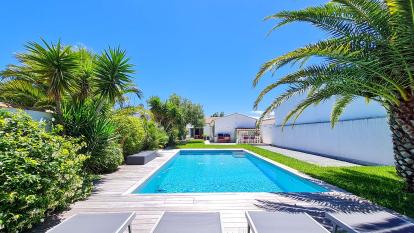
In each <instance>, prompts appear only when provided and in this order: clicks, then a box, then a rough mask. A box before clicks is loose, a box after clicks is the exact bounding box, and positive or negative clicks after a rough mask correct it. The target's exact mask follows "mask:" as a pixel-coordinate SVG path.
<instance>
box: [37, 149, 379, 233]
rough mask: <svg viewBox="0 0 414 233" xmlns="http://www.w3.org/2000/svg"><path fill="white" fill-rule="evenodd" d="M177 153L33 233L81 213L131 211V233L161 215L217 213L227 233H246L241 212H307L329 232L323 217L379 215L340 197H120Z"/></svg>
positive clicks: (118, 177) (100, 189)
mask: <svg viewBox="0 0 414 233" xmlns="http://www.w3.org/2000/svg"><path fill="white" fill-rule="evenodd" d="M176 152H177V150H165V151H162V152H160V154H161V156H160V157H158V158H156V159H155V160H153V161H151V162H149V163H148V164H146V165H141V166H128V165H125V166H121V167H120V169H119V170H118V171H117V172H115V173H112V174H108V175H105V176H104V177H103V178H102V180H101V181H100V182H99V183H98V184H97V185H96V187H95V190H94V192H93V194H92V195H91V196H90V197H89V198H87V199H86V200H84V201H79V202H76V203H74V204H72V205H71V207H70V209H69V210H67V211H65V212H63V213H60V214H59V215H57V216H55V218H54V219H57V221H52V220H47V221H46V223H45V224H44V225H43V226H39V227H37V228H36V229H34V231H33V232H43V231H44V230H45V229H47V228H49V227H51V226H53V225H56V224H57V223H59V221H61V220H63V219H65V218H67V217H69V216H72V215H74V214H76V213H81V212H121V211H135V212H136V218H135V220H134V221H133V224H132V230H133V232H138V233H149V232H150V231H151V229H152V227H153V226H154V224H155V222H156V221H157V219H158V218H159V217H160V216H161V213H162V212H163V211H219V212H220V213H221V216H222V221H223V227H224V231H225V232H226V233H245V232H247V225H246V220H245V217H244V212H245V211H246V210H269V211H275V210H278V211H288V212H304V211H305V212H307V213H309V214H311V215H312V216H314V217H316V218H317V219H318V220H319V221H320V222H321V223H322V224H324V225H325V226H326V227H329V222H327V221H326V220H325V219H324V218H323V212H324V211H335V210H348V211H352V210H358V211H367V210H372V209H378V208H379V207H377V206H374V205H372V204H370V203H369V202H366V201H361V200H360V199H358V198H357V197H355V196H352V195H347V194H344V193H338V192H331V193H307V194H305V193H296V194H295V193H290V194H289V193H279V194H275V193H236V194H235V193H227V194H226V193H224V194H217V193H214V194H156V195H154V194H150V195H134V194H126V193H125V192H126V191H127V190H129V189H131V187H133V186H134V185H136V184H137V182H138V181H140V180H142V179H144V178H145V177H146V176H148V175H149V174H150V173H152V172H154V171H155V170H156V169H157V168H159V167H160V166H162V164H163V163H165V162H166V161H167V160H168V159H169V158H171V156H173V155H174V154H175V153H176Z"/></svg>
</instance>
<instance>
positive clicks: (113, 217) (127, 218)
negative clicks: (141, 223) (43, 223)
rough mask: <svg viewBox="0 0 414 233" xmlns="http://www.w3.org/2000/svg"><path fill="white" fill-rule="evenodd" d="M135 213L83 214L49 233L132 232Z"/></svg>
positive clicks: (65, 221)
mask: <svg viewBox="0 0 414 233" xmlns="http://www.w3.org/2000/svg"><path fill="white" fill-rule="evenodd" d="M134 218H135V212H126V213H81V214H76V215H74V216H72V217H70V218H68V219H66V220H64V221H63V222H61V223H60V224H59V225H57V226H55V227H53V228H52V229H50V230H48V231H47V233H74V232H76V233H93V232H99V233H123V232H124V231H125V230H126V229H127V228H128V232H130V233H131V232H132V231H131V222H132V220H133V219H134Z"/></svg>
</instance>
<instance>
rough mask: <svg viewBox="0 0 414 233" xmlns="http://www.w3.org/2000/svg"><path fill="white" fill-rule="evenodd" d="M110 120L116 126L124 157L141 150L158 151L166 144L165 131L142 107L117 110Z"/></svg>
mask: <svg viewBox="0 0 414 233" xmlns="http://www.w3.org/2000/svg"><path fill="white" fill-rule="evenodd" d="M112 118H113V120H114V122H115V124H116V125H117V131H118V134H119V135H120V143H121V145H122V148H123V152H124V156H128V155H131V154H135V153H138V152H139V151H141V150H153V149H159V148H162V147H164V146H165V144H167V142H168V136H167V134H166V133H165V131H164V130H163V129H162V128H160V127H158V126H157V124H156V123H155V122H154V121H153V120H152V119H151V113H150V112H148V111H147V110H145V109H143V108H142V107H128V108H122V109H119V110H117V111H116V112H115V114H114V115H113V117H112Z"/></svg>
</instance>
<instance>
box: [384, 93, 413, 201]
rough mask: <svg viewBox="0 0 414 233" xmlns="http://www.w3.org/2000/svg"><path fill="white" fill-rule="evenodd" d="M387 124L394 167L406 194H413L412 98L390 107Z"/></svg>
mask: <svg viewBox="0 0 414 233" xmlns="http://www.w3.org/2000/svg"><path fill="white" fill-rule="evenodd" d="M389 124H390V128H391V132H392V141H393V145H394V157H395V167H396V169H397V173H398V175H400V176H401V177H402V178H403V179H404V181H405V182H406V188H407V191H408V192H411V193H413V192H414V97H412V98H411V99H410V100H409V101H401V104H400V106H391V107H390V112H389Z"/></svg>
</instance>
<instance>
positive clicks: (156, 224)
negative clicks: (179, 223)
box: [151, 211, 224, 233]
mask: <svg viewBox="0 0 414 233" xmlns="http://www.w3.org/2000/svg"><path fill="white" fill-rule="evenodd" d="M166 212H170V213H195V214H197V213H219V219H220V230H221V232H222V233H224V228H223V223H222V220H221V213H220V212H218V211H163V212H162V214H161V217H159V218H158V220H157V222H156V223H155V225H154V226H153V227H152V229H151V233H154V231H155V229H156V228H157V226H158V224H159V223H160V221H161V219H162V218H163V217H164V214H165V213H166Z"/></svg>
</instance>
